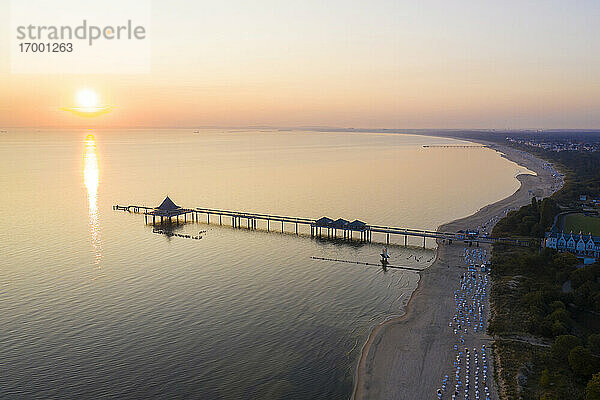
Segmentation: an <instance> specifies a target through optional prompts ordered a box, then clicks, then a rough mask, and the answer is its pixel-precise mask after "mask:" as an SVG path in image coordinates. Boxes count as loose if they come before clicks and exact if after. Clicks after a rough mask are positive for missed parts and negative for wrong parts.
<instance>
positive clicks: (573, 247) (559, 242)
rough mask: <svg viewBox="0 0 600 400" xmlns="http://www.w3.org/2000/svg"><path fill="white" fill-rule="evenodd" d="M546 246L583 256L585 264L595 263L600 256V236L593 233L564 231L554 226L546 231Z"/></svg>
mask: <svg viewBox="0 0 600 400" xmlns="http://www.w3.org/2000/svg"><path fill="white" fill-rule="evenodd" d="M544 246H545V247H548V248H551V249H556V250H558V251H561V252H563V251H567V252H569V253H573V254H575V255H576V256H577V257H579V258H582V259H583V261H584V264H591V263H594V262H596V260H597V259H598V258H599V257H600V236H592V234H591V233H589V234H587V235H586V234H583V233H581V232H579V234H575V233H573V232H570V233H564V232H558V230H557V229H554V228H553V229H552V230H551V231H550V232H546V235H545V238H544Z"/></svg>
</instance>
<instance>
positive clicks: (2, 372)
mask: <svg viewBox="0 0 600 400" xmlns="http://www.w3.org/2000/svg"><path fill="white" fill-rule="evenodd" d="M457 144H465V142H460V141H457V140H452V139H445V138H437V137H427V136H414V135H398V134H375V133H368V134H367V133H364V134H363V133H328V132H322V133H318V132H303V131H276V130H263V131H261V130H200V131H199V132H197V133H194V131H192V130H187V129H186V130H96V131H91V130H10V131H9V132H8V133H6V134H1V135H0V188H1V190H0V309H1V310H2V312H1V313H0V398H2V399H5V398H9V399H12V398H15V399H29V398H60V399H67V398H120V399H128V398H131V399H134V398H195V399H347V398H349V396H350V394H351V391H352V384H353V376H354V371H355V367H356V363H357V359H358V357H359V354H360V350H361V347H362V345H363V343H364V342H365V340H366V338H367V336H368V334H369V332H370V330H371V329H372V328H373V327H374V326H375V325H376V324H378V323H380V322H382V321H384V320H385V319H387V318H389V317H391V316H394V315H399V314H402V313H403V311H404V307H405V305H406V302H407V301H408V299H409V297H410V294H411V293H412V291H413V290H414V289H415V288H416V284H417V280H418V275H417V274H416V273H414V272H410V271H402V270H390V269H388V270H387V271H383V270H382V269H381V268H379V267H377V266H368V265H358V264H350V263H342V262H330V261H319V260H314V259H311V257H313V256H315V257H326V258H336V259H343V260H349V261H363V262H371V263H377V262H378V254H379V252H380V251H381V249H382V244H380V243H381V242H384V241H385V237H383V236H382V237H378V236H377V235H374V237H373V240H374V242H373V243H369V244H365V243H359V242H358V241H354V242H352V243H348V242H347V241H343V240H338V241H333V240H325V239H314V238H313V239H311V238H310V236H308V235H307V233H308V230H307V229H304V228H303V229H301V231H300V235H298V236H296V235H295V234H294V227H293V226H285V227H284V228H285V230H286V233H283V234H282V233H281V232H280V230H281V226H280V225H278V224H272V225H271V229H272V232H266V231H265V230H264V229H265V228H266V226H265V225H263V224H262V223H260V222H259V226H258V228H260V229H259V230H257V231H249V230H247V229H232V228H231V226H230V222H231V221H230V220H229V219H224V220H223V223H224V225H223V226H220V225H219V224H218V218H217V217H215V216H213V217H212V219H211V224H210V225H208V224H206V223H205V222H206V220H205V219H203V220H202V221H204V222H201V223H189V221H188V223H186V224H184V223H181V224H180V225H175V226H171V227H166V228H165V229H161V230H159V231H158V232H159V233H157V231H153V227H152V226H150V225H146V224H145V222H144V217H143V215H139V214H130V213H127V212H123V211H114V210H112V206H113V205H114V204H121V205H129V204H135V205H147V206H158V205H159V204H160V203H161V201H162V200H163V199H164V197H165V196H166V195H169V196H170V197H171V199H173V201H174V202H175V203H177V204H178V205H181V206H184V207H210V208H221V209H232V210H240V211H249V212H258V213H273V214H279V215H289V216H297V217H310V218H318V217H321V216H328V217H331V218H334V219H336V218H340V217H342V218H345V219H349V220H354V219H360V220H362V221H365V222H367V223H370V224H382V225H390V226H400V227H410V228H422V229H435V228H437V226H439V225H440V224H442V223H444V222H447V221H450V220H453V219H456V218H458V217H463V216H466V215H469V214H472V213H473V212H475V211H477V210H478V209H479V208H481V207H482V206H484V205H486V204H488V203H491V202H493V201H496V200H499V199H501V198H504V197H506V196H508V195H510V194H511V193H513V192H514V191H515V190H516V189H517V188H518V186H519V183H518V181H517V180H516V179H515V176H516V175H517V174H518V173H520V172H527V171H526V170H525V169H524V168H521V167H519V166H518V165H516V164H514V163H512V162H510V161H508V160H506V159H504V158H501V157H500V155H499V154H497V153H496V152H495V151H493V150H490V149H487V148H448V147H423V146H424V145H429V146H435V145H457ZM467 144H468V143H467ZM204 218H205V217H204ZM164 230H168V231H170V232H172V233H174V234H176V235H165V234H163V233H160V232H163V231H164ZM177 235H189V236H191V237H201V239H192V238H185V237H180V236H177ZM392 240H393V242H394V243H396V245H394V244H392V245H391V246H390V247H389V252H390V254H391V263H392V264H396V265H406V266H411V267H419V268H426V267H427V266H428V265H430V264H431V262H432V261H433V257H434V246H435V243H433V242H432V241H431V242H429V241H428V242H427V243H426V247H427V248H425V249H423V247H422V246H423V243H422V239H412V240H409V243H408V244H409V246H408V247H404V246H403V243H404V239H403V238H401V237H397V238H392ZM377 241H379V242H380V243H377Z"/></svg>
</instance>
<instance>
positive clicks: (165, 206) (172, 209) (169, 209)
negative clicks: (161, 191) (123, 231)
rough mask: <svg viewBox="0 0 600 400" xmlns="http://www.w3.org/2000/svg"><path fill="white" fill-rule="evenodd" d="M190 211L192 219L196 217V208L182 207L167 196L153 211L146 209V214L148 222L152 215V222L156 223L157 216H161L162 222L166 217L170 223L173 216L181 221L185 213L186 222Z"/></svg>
mask: <svg viewBox="0 0 600 400" xmlns="http://www.w3.org/2000/svg"><path fill="white" fill-rule="evenodd" d="M188 213H189V214H192V219H193V218H194V214H193V213H194V210H191V209H188V208H181V207H180V206H178V205H177V204H175V203H173V200H171V199H170V198H169V196H167V197H165V199H164V200H163V202H162V203H161V204H160V206H158V207H155V208H154V209H152V210H151V211H146V212H145V213H144V214H145V219H146V223H148V216H149V215H151V216H152V224H154V223H156V218H157V217H160V223H161V224H162V223H163V221H164V220H165V219H166V220H167V221H169V223H171V221H172V218H173V217H175V218H176V221H177V222H179V216H180V215H183V220H184V222H186V221H187V214H188Z"/></svg>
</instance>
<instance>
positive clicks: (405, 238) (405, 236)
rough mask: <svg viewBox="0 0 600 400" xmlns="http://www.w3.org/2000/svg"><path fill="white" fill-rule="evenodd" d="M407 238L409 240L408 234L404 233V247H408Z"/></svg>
mask: <svg viewBox="0 0 600 400" xmlns="http://www.w3.org/2000/svg"><path fill="white" fill-rule="evenodd" d="M407 240H408V236H407V235H404V247H406V242H407Z"/></svg>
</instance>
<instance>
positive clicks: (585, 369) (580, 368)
mask: <svg viewBox="0 0 600 400" xmlns="http://www.w3.org/2000/svg"><path fill="white" fill-rule="evenodd" d="M569 366H570V367H571V369H572V370H573V372H575V373H576V374H577V375H579V376H582V377H590V376H592V374H593V373H594V372H595V371H596V360H595V359H594V356H592V353H591V352H590V350H589V349H587V348H585V347H583V346H577V347H574V348H573V349H572V350H571V352H570V353H569Z"/></svg>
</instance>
